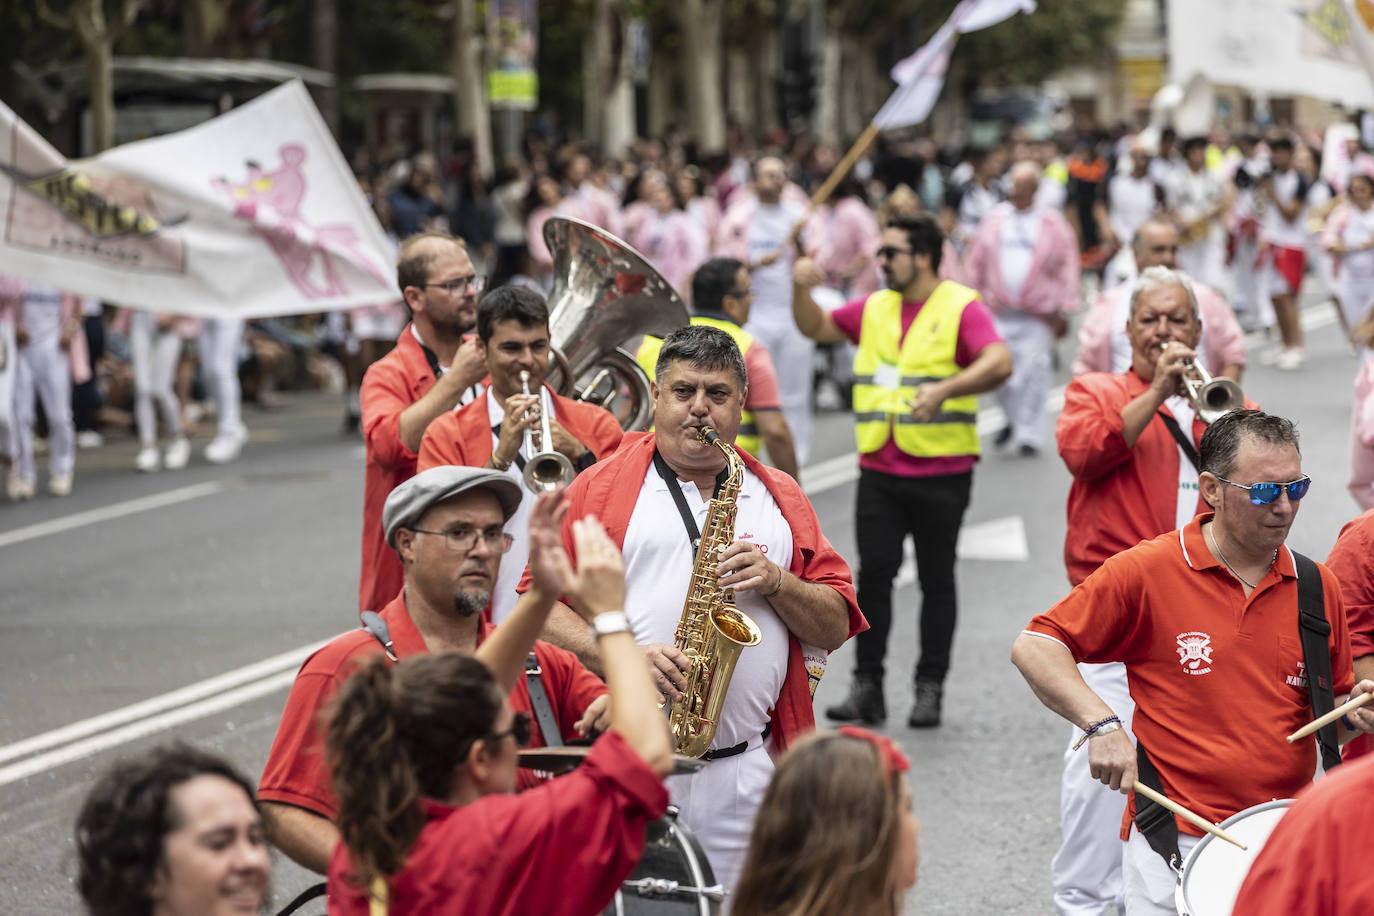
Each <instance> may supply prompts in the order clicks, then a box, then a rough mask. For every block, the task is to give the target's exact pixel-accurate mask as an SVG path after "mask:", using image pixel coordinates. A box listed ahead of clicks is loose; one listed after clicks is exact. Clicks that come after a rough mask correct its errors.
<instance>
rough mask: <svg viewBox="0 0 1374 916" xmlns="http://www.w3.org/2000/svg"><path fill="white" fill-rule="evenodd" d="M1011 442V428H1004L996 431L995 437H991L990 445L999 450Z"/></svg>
mask: <svg viewBox="0 0 1374 916" xmlns="http://www.w3.org/2000/svg"><path fill="white" fill-rule="evenodd" d="M1010 441H1011V427H1010V426H1004V427H1002V428H1001V429H999V430H998V431H997V435H995V436H993V437H992V444H993V445H995V446H997V447H998V448H1001V447H1002V446H1004V445H1006V444H1007V443H1008V442H1010Z"/></svg>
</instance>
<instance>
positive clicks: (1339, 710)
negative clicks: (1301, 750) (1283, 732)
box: [1288, 693, 1374, 744]
mask: <svg viewBox="0 0 1374 916" xmlns="http://www.w3.org/2000/svg"><path fill="white" fill-rule="evenodd" d="M1370 700H1374V693H1362V694H1360V695H1359V696H1357V697H1355V699H1353V700H1347V701H1346V702H1344V703H1342V704H1341V705H1340V706H1337V707H1336V708H1335V709H1333V710H1331V711H1330V712H1329V713H1327V714H1326V715H1324V716H1322V717H1321V718H1318V719H1313V720H1312V721H1311V722H1308V723H1307V724H1306V725H1304V726H1303V727H1302V728H1300V729H1298V730H1297V731H1295V732H1293V734H1291V735H1289V736H1288V743H1289V744H1292V743H1293V742H1294V741H1301V740H1302V739H1303V738H1306V737H1307V736H1308V735H1310V734H1312V733H1313V732H1314V731H1316V730H1317V729H1320V728H1325V727H1326V726H1328V725H1330V724H1331V723H1332V722H1335V721H1336V720H1337V719H1339V718H1340V717H1341V716H1343V715H1345V714H1346V713H1348V712H1350V711H1351V710H1352V709H1359V708H1360V707H1361V706H1363V705H1364V704H1366V703H1368V702H1369V701H1370Z"/></svg>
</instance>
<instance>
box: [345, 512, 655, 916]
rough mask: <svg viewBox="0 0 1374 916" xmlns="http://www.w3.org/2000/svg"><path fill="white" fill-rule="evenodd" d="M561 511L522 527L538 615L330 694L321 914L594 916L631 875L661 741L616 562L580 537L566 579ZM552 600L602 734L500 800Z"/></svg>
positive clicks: (529, 611) (606, 544)
mask: <svg viewBox="0 0 1374 916" xmlns="http://www.w3.org/2000/svg"><path fill="white" fill-rule="evenodd" d="M561 502H562V494H561V493H546V494H544V495H541V496H540V497H539V500H538V501H537V502H536V504H535V507H534V510H533V512H532V514H531V519H530V538H531V548H530V572H531V575H532V576H533V578H534V586H533V588H534V590H536V591H537V592H538V593H539V596H540V600H538V601H536V602H524V603H522V604H521V606H520V608H517V609H516V611H515V612H514V613H513V614H512V615H511V616H510V617H509V618H507V619H506V621H505V622H504V623H502V624H501V626H500V627H498V628H497V629H496V631H495V632H494V633H493V634H492V636H491V637H489V638H488V639H487V640H486V641H485V642H483V643H482V645H481V647H480V648H479V649H478V650H477V653H476V655H475V656H474V657H464V656H459V655H455V654H442V655H427V656H422V657H418V658H412V659H407V660H405V661H403V662H401V663H400V664H399V665H394V666H393V665H391V664H389V663H387V661H386V660H385V659H384V658H380V657H379V658H378V659H377V660H376V661H375V662H373V663H371V664H368V665H365V666H364V667H363V668H362V669H360V671H359V672H358V674H356V675H355V676H354V677H353V679H352V680H350V681H349V682H348V683H347V684H346V685H345V686H344V688H343V690H342V691H340V694H339V697H338V699H337V701H336V702H335V705H334V709H333V713H332V717H331V722H330V726H329V738H328V744H327V747H328V753H329V758H330V765H331V767H332V769H333V780H334V791H335V793H336V794H337V796H338V799H339V814H338V826H339V830H340V833H341V835H342V842H341V843H340V844H339V846H337V847H336V848H335V850H334V856H333V859H332V860H331V861H330V865H329V882H328V888H329V891H328V892H329V912H330V913H331V914H348V916H353V914H358V916H364V914H381V913H386V914H390V916H402V914H409V913H425V914H445V913H452V914H470V916H488V914H511V916H515V914H522V913H541V914H569V916H574V914H592V913H597V912H600V911H601V910H602V909H603V908H604V907H605V906H606V905H607V904H608V903H609V902H610V901H611V899H612V898H613V897H614V895H615V891H616V889H617V888H618V887H619V885H620V882H621V881H622V880H623V879H624V878H625V877H626V876H627V875H628V874H629V873H630V870H631V869H632V868H633V867H634V865H635V863H636V862H637V861H638V860H639V857H640V852H641V848H642V846H643V843H644V829H645V825H646V824H647V823H648V822H649V821H651V820H653V819H654V818H657V817H659V816H660V815H662V814H663V811H664V809H665V808H666V806H667V802H668V795H667V792H666V790H665V789H664V787H663V776H665V775H666V774H667V773H668V772H669V770H670V768H671V766H672V751H671V746H670V744H669V738H668V730H667V725H666V722H665V720H664V718H663V716H662V714H661V713H659V712H658V710H657V709H656V706H657V696H658V693H657V691H656V690H655V689H654V686H653V684H652V683H651V682H650V680H649V671H648V665H647V663H646V662H645V660H644V654H643V652H642V651H641V650H640V649H638V648H637V647H636V646H635V642H634V638H633V636H632V635H631V633H630V631H629V626H628V623H627V622H626V620H625V617H624V613H623V611H622V607H623V605H624V599H625V576H624V563H623V560H622V559H621V556H620V552H619V551H618V550H617V549H616V547H615V545H614V544H613V543H612V542H611V540H610V539H609V538H608V537H607V536H606V533H605V531H604V530H603V529H602V527H601V525H600V524H599V523H598V522H597V521H596V520H595V519H594V518H591V517H588V518H586V519H582V520H580V521H578V522H576V523H575V525H574V531H575V535H576V549H577V558H578V564H577V565H578V568H577V572H576V573H574V572H573V570H572V568H571V563H570V562H569V559H568V556H567V554H566V553H565V552H564V550H563V548H562V544H561V541H560V538H559V534H558V531H559V521H560V517H561V515H562V512H563V509H562V507H561ZM560 593H561V594H566V595H568V596H570V597H574V598H575V601H574V603H575V604H577V605H578V606H579V607H580V608H584V609H585V613H586V617H587V619H588V620H589V621H590V622H591V624H592V627H593V629H594V630H595V632H596V633H597V636H598V640H599V642H600V647H601V652H602V656H603V658H604V659H605V662H606V682H607V684H608V685H609V688H610V696H611V726H610V729H609V731H607V732H606V733H605V734H603V735H602V736H601V737H600V738H599V739H598V740H597V742H596V744H595V745H594V746H593V747H592V750H591V752H590V753H589V754H588V755H587V759H586V761H585V762H584V763H583V764H582V766H581V767H579V768H578V769H577V770H575V771H574V772H572V773H570V774H569V775H567V776H565V777H561V778H559V779H556V780H554V781H552V782H550V783H548V784H546V785H544V786H541V787H539V788H537V789H533V790H531V791H528V792H525V793H523V794H520V795H513V794H511V793H512V791H513V789H514V787H515V770H516V767H517V763H518V759H517V750H518V748H519V745H520V744H521V743H522V739H523V738H525V737H527V736H528V733H529V720H528V718H526V717H524V716H516V715H514V714H513V713H512V712H511V708H510V705H509V704H508V703H507V702H506V700H505V697H506V695H507V694H508V693H509V692H510V689H511V687H512V686H513V685H514V683H515V679H516V678H517V677H520V676H522V675H523V672H524V661H525V657H526V655H527V654H528V653H529V650H530V647H531V646H532V645H533V644H534V640H535V637H536V635H538V633H539V631H540V630H541V629H542V627H543V623H544V619H545V617H546V616H547V614H548V610H549V608H550V607H552V604H553V601H554V600H555V598H556V596H558V595H559V594H560ZM555 878H556V880H555Z"/></svg>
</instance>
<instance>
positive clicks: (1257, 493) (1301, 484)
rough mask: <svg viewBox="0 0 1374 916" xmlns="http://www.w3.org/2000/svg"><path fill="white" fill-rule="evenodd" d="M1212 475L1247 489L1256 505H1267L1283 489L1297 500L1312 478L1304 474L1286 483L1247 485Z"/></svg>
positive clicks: (1305, 490) (1310, 483)
mask: <svg viewBox="0 0 1374 916" xmlns="http://www.w3.org/2000/svg"><path fill="white" fill-rule="evenodd" d="M1214 476H1215V477H1216V478H1217V480H1220V481H1221V482H1222V483H1229V484H1231V486H1233V487H1235V488H1236V489H1237V490H1249V491H1250V502H1252V503H1254V504H1255V505H1257V506H1267V505H1269V504H1270V503H1272V502H1273V501H1274V500H1276V499H1278V498H1279V494H1280V493H1282V492H1283V491H1284V490H1287V491H1288V498H1289V499H1290V500H1292V501H1293V502H1297V501H1298V500H1300V499H1302V498H1303V497H1304V496H1306V495H1307V488H1308V487H1310V486H1312V478H1311V477H1308V476H1307V475H1306V474H1304V475H1302V476H1301V477H1299V478H1298V479H1297V480H1292V481H1289V482H1288V483H1252V484H1250V486H1248V487H1247V486H1246V485H1245V484H1243V483H1235V482H1234V481H1230V480H1227V479H1226V478H1225V477H1222V476H1221V475H1220V474H1217V475H1214Z"/></svg>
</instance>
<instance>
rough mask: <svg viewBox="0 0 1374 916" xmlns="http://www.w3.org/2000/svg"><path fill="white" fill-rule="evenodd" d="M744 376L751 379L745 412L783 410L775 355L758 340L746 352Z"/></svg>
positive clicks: (745, 402) (745, 401)
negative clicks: (774, 363) (774, 362)
mask: <svg viewBox="0 0 1374 916" xmlns="http://www.w3.org/2000/svg"><path fill="white" fill-rule="evenodd" d="M744 375H745V377H746V378H747V379H749V393H748V395H746V396H745V398H744V409H745V410H782V394H781V393H779V391H778V370H777V368H776V367H775V366H774V365H773V354H771V353H769V352H768V348H767V347H765V346H764V345H763V344H762V343H760V342H759V341H758V340H757V339H756V340H755V341H754V342H753V343H752V344H750V345H749V348H748V349H747V350H745V351H744Z"/></svg>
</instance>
